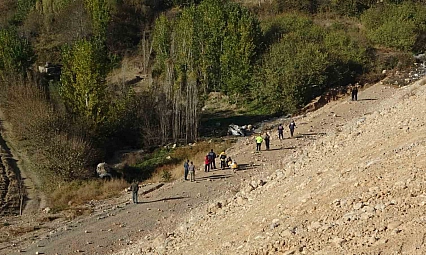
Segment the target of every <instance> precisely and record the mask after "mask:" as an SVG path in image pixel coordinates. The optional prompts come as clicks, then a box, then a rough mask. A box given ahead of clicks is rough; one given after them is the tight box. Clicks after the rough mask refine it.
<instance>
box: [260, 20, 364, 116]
mask: <svg viewBox="0 0 426 255" xmlns="http://www.w3.org/2000/svg"><path fill="white" fill-rule="evenodd" d="M295 19H296V20H295ZM297 19H299V20H297ZM269 22H270V21H269ZM269 24H273V25H272V26H271V25H269V26H268V27H270V28H271V27H273V29H274V30H275V31H282V32H281V33H282V37H281V38H280V39H279V41H278V42H276V43H274V44H272V46H271V47H270V50H269V51H268V52H267V53H266V54H265V56H264V58H263V62H262V66H261V67H260V68H259V72H258V73H257V75H256V76H255V83H254V84H255V85H254V86H253V88H252V96H253V99H254V101H255V102H256V105H258V106H259V107H262V105H267V106H268V109H267V112H268V113H274V112H283V113H293V112H295V111H296V110H297V109H299V108H300V107H302V106H303V105H304V104H306V103H307V102H309V101H310V100H311V99H313V98H314V97H316V96H317V95H319V94H320V93H322V92H324V91H325V90H326V89H328V88H330V87H333V86H340V85H346V84H347V83H349V82H352V81H354V80H355V79H356V77H357V76H358V75H360V74H362V73H363V72H364V71H365V70H366V69H367V68H368V66H367V63H368V62H369V61H368V55H367V50H366V48H365V47H363V46H361V45H360V44H359V43H358V42H356V41H354V40H353V39H351V38H350V37H349V36H348V35H347V34H345V33H344V32H343V31H340V30H333V28H331V29H325V28H322V27H320V26H317V25H313V24H312V23H310V22H308V20H307V18H306V17H298V18H295V17H294V16H293V15H291V16H288V17H286V16H284V17H280V18H279V20H277V21H275V22H270V23H269ZM309 24H312V25H309ZM266 31H270V30H266Z"/></svg>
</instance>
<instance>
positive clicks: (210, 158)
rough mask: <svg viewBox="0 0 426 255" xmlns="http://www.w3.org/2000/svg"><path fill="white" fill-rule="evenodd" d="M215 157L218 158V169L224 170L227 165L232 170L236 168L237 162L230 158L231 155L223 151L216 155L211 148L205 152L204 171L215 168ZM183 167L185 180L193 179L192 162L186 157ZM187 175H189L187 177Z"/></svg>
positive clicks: (193, 167) (193, 169)
mask: <svg viewBox="0 0 426 255" xmlns="http://www.w3.org/2000/svg"><path fill="white" fill-rule="evenodd" d="M216 158H219V160H220V169H222V170H224V169H225V168H226V167H229V168H231V169H234V170H235V169H237V168H238V164H237V162H235V160H232V159H231V157H227V156H226V153H225V152H224V151H222V152H221V153H220V154H219V155H216V153H215V152H214V151H213V149H211V150H210V152H209V153H207V155H206V156H205V157H204V172H210V171H211V170H213V169H217V168H216ZM183 168H184V177H185V180H186V181H188V180H190V181H195V166H194V163H193V162H191V163H190V162H189V159H188V160H186V161H185V163H184V164H183ZM188 175H189V179H188Z"/></svg>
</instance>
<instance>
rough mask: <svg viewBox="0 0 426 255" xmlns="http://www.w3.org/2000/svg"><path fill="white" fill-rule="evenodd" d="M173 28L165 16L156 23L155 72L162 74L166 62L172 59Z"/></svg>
mask: <svg viewBox="0 0 426 255" xmlns="http://www.w3.org/2000/svg"><path fill="white" fill-rule="evenodd" d="M171 34H172V28H171V24H170V21H169V20H168V19H167V17H166V16H165V15H161V16H160V17H158V19H157V20H156V21H155V26H154V32H153V38H152V47H153V49H154V51H155V54H156V56H155V58H156V63H155V66H154V72H158V73H161V72H163V71H164V70H165V63H166V60H167V59H168V58H169V57H170V50H171V41H172V39H171Z"/></svg>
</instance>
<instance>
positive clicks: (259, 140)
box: [255, 134, 263, 151]
mask: <svg viewBox="0 0 426 255" xmlns="http://www.w3.org/2000/svg"><path fill="white" fill-rule="evenodd" d="M255 139H256V151H260V150H261V146H262V142H263V138H262V136H261V135H260V134H259V135H258V136H256V138H255Z"/></svg>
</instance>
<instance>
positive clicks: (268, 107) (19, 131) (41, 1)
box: [0, 0, 426, 191]
mask: <svg viewBox="0 0 426 255" xmlns="http://www.w3.org/2000/svg"><path fill="white" fill-rule="evenodd" d="M0 13H2V16H1V19H0V107H1V109H2V111H3V112H4V113H5V115H6V118H7V121H8V122H10V123H11V126H12V128H13V130H12V132H13V138H12V139H14V141H15V143H16V144H17V145H18V148H19V150H21V151H24V152H26V154H27V155H28V158H29V159H30V161H31V162H32V163H33V164H32V169H33V170H34V171H35V172H37V173H38V175H39V176H41V177H42V179H43V183H44V187H45V189H47V190H50V191H53V190H55V189H57V188H58V187H60V184H61V183H64V182H69V181H73V180H86V179H90V178H92V177H93V175H94V171H93V170H94V167H95V165H96V163H98V162H101V161H104V160H105V159H107V158H109V157H111V156H112V155H113V153H114V152H115V151H117V150H119V149H122V148H144V149H147V150H152V149H153V148H155V147H158V146H160V145H166V144H168V143H179V144H186V143H189V142H194V141H197V140H198V139H199V131H200V129H201V128H202V125H203V122H201V121H200V119H201V117H202V114H203V112H202V110H201V109H202V107H203V106H204V104H205V100H206V99H207V98H208V95H209V93H211V92H219V93H221V94H223V95H226V96H228V97H229V101H230V102H229V103H231V104H236V105H238V106H239V107H240V108H242V109H245V112H243V114H246V115H251V114H256V115H271V114H272V115H274V114H289V113H290V114H292V113H295V112H297V111H298V110H300V109H301V108H302V107H303V106H304V105H305V104H307V103H308V102H309V101H310V100H311V99H313V98H315V97H316V96H318V95H320V94H322V93H324V92H326V91H328V90H329V89H331V88H334V87H337V86H346V85H348V84H349V83H355V82H361V83H367V82H374V81H376V80H378V78H380V77H381V75H382V74H381V72H382V70H383V69H395V68H397V69H403V68H406V67H408V66H410V65H412V64H413V62H414V59H413V57H412V55H413V54H414V53H420V52H423V51H424V50H425V47H426V46H425V45H426V43H425V42H426V37H425V34H426V33H425V32H426V6H425V5H424V2H423V1H386V0H385V1H382V2H380V3H376V1H369V0H365V1H356V2H355V1H349V0H348V1H345V0H341V1H296V0H273V1H255V3H252V1H235V2H234V1H228V0H220V1H217V0H204V1H195V0H194V1H189V0H187V1H184V0H174V1H172V0H169V1H166V0H164V1H154V0H152V1H151V0H146V1H133V0H122V1H106V0H58V1H52V0H18V1H9V0H1V1H0ZM381 53H386V54H381ZM129 59H130V60H133V61H134V63H137V64H135V67H134V69H136V72H135V73H134V74H133V75H134V77H132V78H131V79H124V78H123V79H120V78H118V79H115V80H119V82H116V83H115V82H111V80H114V79H112V76H113V75H116V74H117V73H120V72H123V73H124V72H126V65H125V63H128V60H129ZM46 62H50V63H52V65H47V66H45V64H44V63H46ZM43 68H45V69H43ZM46 68H47V69H46ZM39 71H43V72H39ZM141 87H142V88H143V89H141ZM140 163H141V162H137V163H136V164H135V166H137V165H138V164H140ZM135 166H131V169H132V171H139V173H138V174H139V176H141V177H140V178H142V176H144V177H145V176H147V175H146V173H144V172H143V170H141V169H139V170H138V169H137V168H136V170H135V168H134V167H135Z"/></svg>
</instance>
